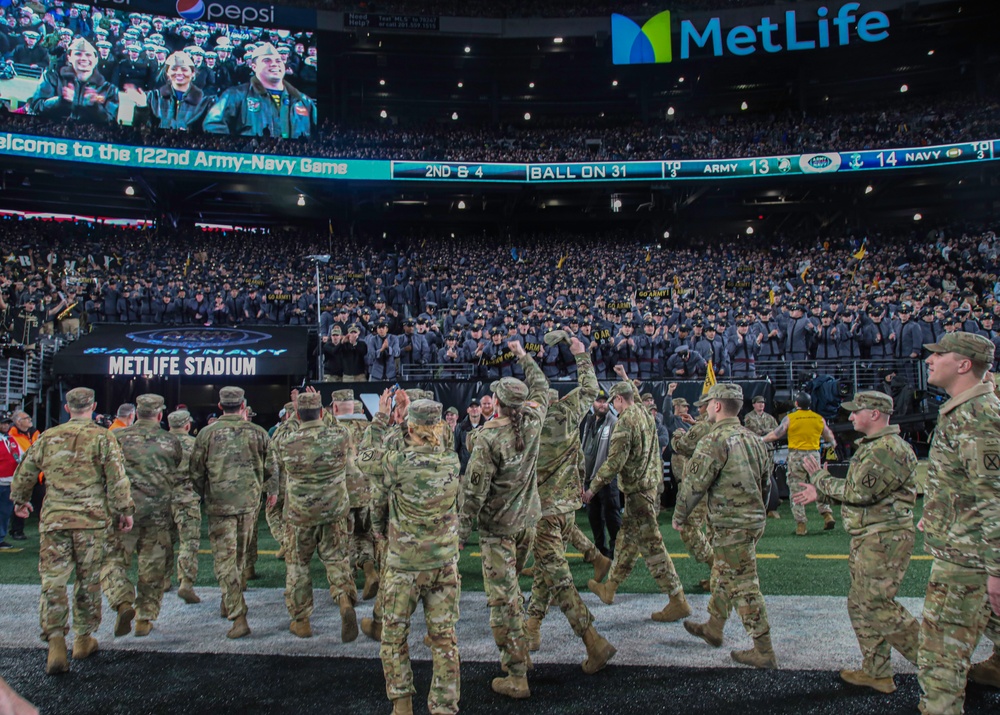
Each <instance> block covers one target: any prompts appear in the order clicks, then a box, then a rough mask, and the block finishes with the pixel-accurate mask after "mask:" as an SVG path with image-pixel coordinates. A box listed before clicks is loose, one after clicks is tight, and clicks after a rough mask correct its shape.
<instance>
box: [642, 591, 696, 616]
mask: <svg viewBox="0 0 1000 715" xmlns="http://www.w3.org/2000/svg"><path fill="white" fill-rule="evenodd" d="M690 615H691V606H689V605H688V602H687V599H686V598H684V592H683V591H678V592H677V593H675V594H674V595H673V596H671V597H670V602H669V603H667V605H666V606H664V607H663V610H661V611H657V612H656V613H654V614H653V615H652V616H650V618H652V619H653V620H654V621H656V622H657V623H673V622H674V621H679V620H680V619H682V618H687V617H688V616H690Z"/></svg>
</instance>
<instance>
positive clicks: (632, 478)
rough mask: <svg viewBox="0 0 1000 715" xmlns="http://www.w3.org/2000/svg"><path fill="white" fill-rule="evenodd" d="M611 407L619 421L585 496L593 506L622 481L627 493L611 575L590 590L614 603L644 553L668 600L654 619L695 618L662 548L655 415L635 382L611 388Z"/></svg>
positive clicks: (660, 474) (589, 584) (592, 583)
mask: <svg viewBox="0 0 1000 715" xmlns="http://www.w3.org/2000/svg"><path fill="white" fill-rule="evenodd" d="M610 395H611V403H612V407H614V408H615V411H617V412H618V415H619V416H618V423H617V424H616V425H615V429H614V431H613V432H612V433H611V444H610V446H609V448H608V458H607V460H605V462H604V464H603V465H602V466H601V468H600V469H599V470H598V471H597V474H596V475H595V476H594V479H593V480H592V481H591V483H590V488H589V489H588V490H587V491H585V492H584V493H583V501H584V503H589V502H590V500H591V498H593V496H594V494H595V493H596V492H599V491H600V490H601V489H603V488H604V487H606V486H607V485H608V484H609V483H610V482H611V480H612V479H614V478H615V477H616V476H617V477H618V488H619V489H620V490H621V493H622V494H623V495H624V499H625V513H624V515H623V517H622V528H621V531H620V532H618V547H617V549H616V550H615V558H614V562H613V563H612V564H611V574H610V575H609V576H608V580H607V581H606V582H604V583H599V582H598V581H596V580H594V579H591V580H590V581H588V582H587V587H588V588H589V589H590V590H591V591H592V592H594V593H595V594H597V595H598V596H599V597H600V599H601V600H602V601H604V603H607V604H611V603H614V600H615V592H616V591H617V590H618V586H619V585H620V584H621V583H622V582H623V581H625V579H627V578H628V577H629V574H631V573H632V569H633V568H634V567H635V562H636V560H638V558H639V555H640V554H641V555H642V557H643V558H644V559H646V567H647V568H648V569H649V573H650V575H651V576H652V577H653V580H654V581H656V584H657V585H658V586H659V587H660V592H661V593H666V594H668V595H669V596H670V601H669V602H668V603H667V605H666V606H664V607H663V608H662V609H661V610H659V611H656V612H655V613H653V615H652V616H651V618H652V619H653V620H654V621H658V622H661V623H669V622H673V621H677V620H680V619H681V618H684V617H685V616H688V615H690V614H691V607H690V606H689V605H688V603H687V599H686V598H685V597H684V588H683V586H681V580H680V578H679V577H678V576H677V571H676V569H674V562H673V561H672V560H671V559H670V554H668V553H667V548H666V547H665V546H664V545H663V534H661V533H660V527H659V524H658V523H657V520H656V517H657V513H658V511H659V505H658V504H659V500H658V499H657V496H656V494H657V483H658V482H661V481H663V461H662V459H661V458H660V447H659V443H658V441H657V437H656V425H655V424H654V423H653V417H652V415H650V414H649V412H647V411H646V410H645V409H644V408H643V407H642V405H641V404H639V403H637V401H636V397H637V393H636V390H635V387H634V386H633V384H632V383H631V382H627V381H626V382H617V383H615V385H614V386H613V387H612V388H611V392H610Z"/></svg>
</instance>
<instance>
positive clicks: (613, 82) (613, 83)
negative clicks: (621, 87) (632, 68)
mask: <svg viewBox="0 0 1000 715" xmlns="http://www.w3.org/2000/svg"><path fill="white" fill-rule="evenodd" d="M611 86H612V87H617V86H618V80H616V79H613V80H611Z"/></svg>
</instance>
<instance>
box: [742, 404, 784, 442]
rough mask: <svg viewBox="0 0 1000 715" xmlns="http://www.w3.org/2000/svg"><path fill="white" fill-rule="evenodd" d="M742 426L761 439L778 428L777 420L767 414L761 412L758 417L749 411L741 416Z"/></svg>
mask: <svg viewBox="0 0 1000 715" xmlns="http://www.w3.org/2000/svg"><path fill="white" fill-rule="evenodd" d="M743 426H744V427H746V428H747V429H748V430H750V431H751V432H753V433H754V434H755V435H757V436H758V437H763V436H765V435H767V434H768V433H769V432H771V431H772V430H773V429H774V428H775V427H777V426H778V420H776V419H774V415H771V414H768V413H767V412H761V413H760V414H759V415H758V414H757V413H756V412H754V411H753V410H751V411H750V412H747V413H746V414H745V415H744V416H743Z"/></svg>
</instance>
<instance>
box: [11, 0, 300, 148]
mask: <svg viewBox="0 0 1000 715" xmlns="http://www.w3.org/2000/svg"><path fill="white" fill-rule="evenodd" d="M316 65H317V50H316V45H315V43H314V41H313V34H312V33H311V32H290V31H288V30H281V29H273V28H256V27H238V26H235V25H225V24H219V23H214V22H191V21H188V20H183V19H180V18H172V17H165V16H160V15H150V14H148V13H138V12H132V11H128V10H113V9H105V8H99V7H94V6H91V5H82V4H79V3H69V2H63V0H6V3H5V2H2V1H0V109H6V110H7V111H10V112H16V113H20V114H27V115H33V116H38V117H41V118H44V119H49V120H53V121H59V122H80V123H93V124H101V123H119V124H123V125H129V126H140V125H149V126H150V127H153V128H156V129H162V130H167V131H180V132H205V133H212V134H229V135H232V136H267V137H283V138H292V139H295V138H300V137H307V136H309V135H310V134H311V132H312V131H313V128H314V127H315V126H316V122H317V117H316V103H315V100H314V97H315V92H316Z"/></svg>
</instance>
